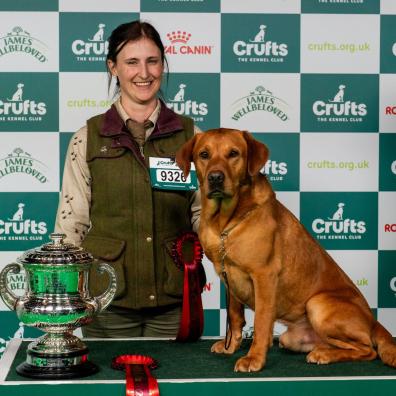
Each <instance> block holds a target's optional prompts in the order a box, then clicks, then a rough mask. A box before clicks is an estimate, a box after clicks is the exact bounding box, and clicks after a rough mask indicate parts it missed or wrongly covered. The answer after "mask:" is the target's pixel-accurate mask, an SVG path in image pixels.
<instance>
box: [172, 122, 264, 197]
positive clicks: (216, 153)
mask: <svg viewBox="0 0 396 396" xmlns="http://www.w3.org/2000/svg"><path fill="white" fill-rule="evenodd" d="M267 159H268V149H267V147H266V146H265V145H264V144H263V143H260V142H259V141H257V140H255V139H254V138H253V137H252V135H251V134H250V133H248V132H245V131H238V130H234V129H225V128H220V129H211V130H209V131H207V132H204V133H199V134H197V135H195V136H194V137H193V138H192V139H190V140H189V141H188V142H187V143H185V144H184V145H183V146H182V147H181V148H180V150H179V151H178V152H177V153H176V163H177V164H178V166H179V167H180V169H182V171H183V173H184V175H185V176H187V175H188V174H189V172H190V166H191V165H190V163H191V161H193V162H194V164H195V167H196V170H197V176H198V180H199V183H200V187H201V190H202V192H203V193H204V194H206V196H207V197H208V198H226V197H232V196H233V195H235V193H236V192H237V191H238V189H239V188H240V186H241V185H243V184H245V183H246V181H247V180H249V179H250V178H251V177H254V176H256V175H257V174H258V173H259V172H260V169H261V168H262V167H263V166H264V165H265V163H266V162H267Z"/></svg>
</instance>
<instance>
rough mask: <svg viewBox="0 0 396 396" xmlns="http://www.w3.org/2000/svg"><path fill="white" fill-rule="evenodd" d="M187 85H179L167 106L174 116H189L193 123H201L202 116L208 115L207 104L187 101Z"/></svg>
mask: <svg viewBox="0 0 396 396" xmlns="http://www.w3.org/2000/svg"><path fill="white" fill-rule="evenodd" d="M186 90H187V85H186V84H184V83H181V84H180V85H179V88H178V91H177V92H176V94H175V95H174V97H173V99H171V100H170V101H169V102H168V103H167V106H168V107H169V108H171V109H172V110H173V111H174V112H175V113H176V114H183V115H186V116H190V117H192V118H193V119H194V121H196V122H197V121H203V120H204V116H206V115H207V114H208V104H207V103H205V102H199V101H196V100H191V99H187V96H186Z"/></svg>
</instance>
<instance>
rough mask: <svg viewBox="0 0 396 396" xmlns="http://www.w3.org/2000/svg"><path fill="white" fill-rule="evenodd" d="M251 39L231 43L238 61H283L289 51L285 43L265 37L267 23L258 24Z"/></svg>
mask: <svg viewBox="0 0 396 396" xmlns="http://www.w3.org/2000/svg"><path fill="white" fill-rule="evenodd" d="M256 31H257V33H256V34H255V36H254V38H253V39H250V40H248V41H245V40H238V41H236V42H235V43H234V45H233V48H232V49H233V51H234V54H235V55H237V56H238V62H283V61H284V57H285V56H287V54H288V53H289V51H288V46H287V44H286V43H278V42H276V41H271V40H267V39H266V34H267V25H260V26H258V28H257V29H256Z"/></svg>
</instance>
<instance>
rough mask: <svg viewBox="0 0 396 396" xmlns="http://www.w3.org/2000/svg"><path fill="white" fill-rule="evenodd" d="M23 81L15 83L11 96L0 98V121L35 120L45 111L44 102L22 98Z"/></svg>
mask: <svg viewBox="0 0 396 396" xmlns="http://www.w3.org/2000/svg"><path fill="white" fill-rule="evenodd" d="M24 87H25V84H24V83H21V82H19V83H17V84H16V87H15V88H14V90H13V91H11V92H12V95H10V96H11V98H9V97H7V98H6V99H0V121H24V122H26V121H28V122H37V121H41V120H42V116H43V115H45V114H46V113H47V105H46V104H45V103H44V102H38V103H37V102H36V101H34V100H31V99H25V98H24Z"/></svg>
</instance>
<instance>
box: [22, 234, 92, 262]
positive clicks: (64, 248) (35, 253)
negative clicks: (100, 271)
mask: <svg viewBox="0 0 396 396" xmlns="http://www.w3.org/2000/svg"><path fill="white" fill-rule="evenodd" d="M65 237H66V235H65V234H55V233H53V234H50V239H51V241H52V242H49V243H46V244H44V245H42V246H40V247H38V248H35V249H31V250H28V251H26V252H25V253H24V254H23V255H22V257H21V258H20V259H18V261H19V262H20V263H21V264H27V263H30V264H81V263H89V262H92V261H93V256H92V254H91V253H89V252H87V251H85V250H84V249H83V248H81V247H78V246H75V245H73V244H72V243H65V242H63V240H64V238H65Z"/></svg>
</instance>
